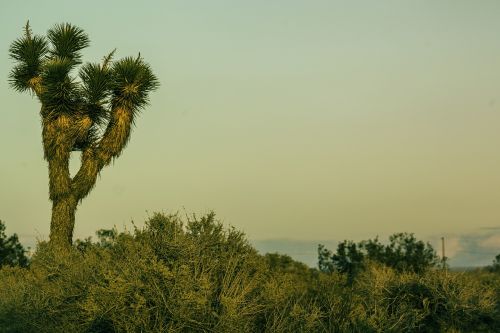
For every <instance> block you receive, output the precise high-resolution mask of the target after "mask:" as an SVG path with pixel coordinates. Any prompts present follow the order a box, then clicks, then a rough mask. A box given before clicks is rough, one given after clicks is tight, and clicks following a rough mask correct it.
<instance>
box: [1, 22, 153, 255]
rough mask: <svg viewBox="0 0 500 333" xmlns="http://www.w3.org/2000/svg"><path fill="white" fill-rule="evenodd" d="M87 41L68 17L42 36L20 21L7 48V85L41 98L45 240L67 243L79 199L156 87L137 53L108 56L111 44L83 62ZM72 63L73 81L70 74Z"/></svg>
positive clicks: (118, 150) (126, 136)
mask: <svg viewBox="0 0 500 333" xmlns="http://www.w3.org/2000/svg"><path fill="white" fill-rule="evenodd" d="M88 45H89V39H88V36H87V34H85V32H84V31H83V30H82V29H80V28H78V27H75V26H73V25H71V24H68V23H63V24H57V25H55V26H54V27H52V28H51V29H50V30H49V31H48V32H47V37H43V36H37V35H33V34H32V32H31V29H30V26H29V23H27V24H26V27H25V29H24V35H23V36H22V37H21V38H19V39H17V40H15V41H14V42H13V43H12V45H11V46H10V49H9V53H10V57H11V58H12V59H13V60H14V61H15V66H14V68H13V69H12V71H11V73H10V75H9V82H10V85H11V86H12V88H14V89H15V90H17V91H20V92H25V91H30V92H31V93H33V94H34V95H36V96H37V98H38V100H39V101H40V103H41V110H40V115H41V121H42V140H43V149H44V157H45V159H46V160H47V162H48V167H49V196H50V200H51V201H52V219H51V224H50V242H51V243H52V244H53V245H57V246H69V245H71V243H72V238H73V228H74V224H75V212H76V208H77V206H78V203H79V202H81V200H82V199H83V198H85V197H86V196H87V195H88V194H89V192H90V191H91V190H92V188H93V187H94V185H95V183H96V179H97V175H98V174H99V172H100V171H101V169H102V168H103V167H104V166H106V165H108V164H109V163H110V162H111V161H112V160H113V159H114V158H117V157H118V156H119V155H120V154H121V152H122V150H123V149H124V148H125V146H126V145H127V142H128V140H129V139H130V132H131V129H132V125H133V123H134V120H135V118H136V117H137V115H138V113H139V111H140V110H141V109H143V108H144V107H145V106H146V105H147V104H148V97H149V93H150V92H151V91H153V90H155V89H156V88H157V87H158V80H157V78H156V76H155V75H154V74H153V72H152V70H151V68H150V66H149V65H148V64H147V63H145V62H144V61H143V59H142V58H141V56H140V55H139V56H138V57H135V58H134V57H127V58H124V59H121V60H118V61H115V62H113V61H112V58H113V54H114V51H113V52H111V53H110V54H109V55H107V56H105V57H104V59H103V61H102V63H86V64H83V65H82V61H81V53H80V51H81V50H82V49H84V48H85V47H87V46H88ZM77 66H80V69H79V71H78V76H79V78H80V80H77V79H76V77H75V76H74V75H73V72H74V70H75V69H76V67H77ZM72 151H81V152H82V157H81V166H80V169H79V171H78V172H77V173H76V175H75V176H74V177H71V176H70V173H69V159H70V154H71V152H72Z"/></svg>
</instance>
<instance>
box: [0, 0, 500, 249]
mask: <svg viewBox="0 0 500 333" xmlns="http://www.w3.org/2000/svg"><path fill="white" fill-rule="evenodd" d="M9 2H10V3H12V4H8V1H3V2H2V4H0V41H1V43H0V57H1V58H0V59H1V61H0V100H1V101H2V103H3V107H2V109H1V110H2V117H1V119H2V120H1V121H0V151H1V156H2V157H1V161H0V219H2V220H4V221H6V223H7V228H8V231H10V232H17V233H18V234H20V235H21V236H22V237H25V238H26V239H27V238H29V237H30V236H31V235H39V236H40V237H41V238H44V237H47V234H48V230H49V220H50V203H49V201H48V194H47V193H48V188H47V187H48V185H47V184H48V179H47V167H46V164H45V162H44V161H43V158H42V157H43V155H42V146H41V133H40V132H41V130H40V119H39V115H38V111H39V106H38V103H37V101H36V100H35V99H34V98H32V97H30V96H29V95H26V94H24V95H21V94H18V93H16V92H15V91H13V90H11V89H9V87H8V85H7V76H8V72H9V71H10V68H11V67H12V61H11V60H10V59H8V56H7V50H8V47H9V45H10V43H11V42H12V41H13V40H14V39H15V38H17V37H18V36H20V34H21V29H22V27H23V25H24V24H25V22H26V20H27V19H29V20H30V22H31V24H32V28H33V30H34V32H35V33H39V34H43V33H45V32H46V31H47V29H48V28H50V27H51V26H52V25H53V24H55V23H59V22H71V23H73V24H75V25H78V26H80V27H81V28H83V29H85V30H86V32H88V34H89V35H90V39H91V41H92V43H91V47H90V48H89V49H87V50H86V51H85V53H84V54H85V60H86V61H98V60H100V59H101V57H102V56H103V55H105V54H107V53H108V52H109V51H110V50H112V49H113V48H117V50H118V51H117V56H118V57H121V56H126V55H135V54H137V52H138V51H140V52H141V54H142V55H143V56H144V58H145V59H146V61H148V62H149V63H150V64H151V66H152V68H153V69H154V71H155V72H156V74H157V75H158V77H159V79H160V82H161V87H160V89H159V90H158V91H156V92H155V93H154V94H153V95H152V98H151V106H150V107H148V108H147V109H146V110H145V112H144V113H143V114H142V116H141V118H140V119H138V121H137V127H136V128H135V131H134V132H133V134H132V139H131V142H130V144H129V146H128V147H127V149H126V150H125V151H124V153H123V155H122V156H121V157H120V158H119V159H117V160H116V161H115V163H114V165H113V166H110V167H108V168H106V169H104V171H103V172H102V174H101V178H100V179H99V180H98V183H97V186H96V188H95V189H94V191H93V192H92V193H91V195H90V196H89V197H88V198H87V199H85V200H84V202H83V204H82V205H81V206H80V208H79V210H78V212H77V222H76V230H75V232H76V236H77V237H83V236H87V235H92V234H93V233H94V231H95V230H96V229H99V228H106V227H111V226H113V225H117V226H118V227H121V226H122V225H123V224H128V223H129V222H130V221H131V220H134V221H136V222H137V223H138V224H139V225H140V224H141V223H142V222H143V221H144V219H145V218H146V217H147V213H146V211H149V212H154V211H165V212H173V211H177V210H181V211H182V210H183V207H184V208H185V209H186V211H188V212H196V213H200V214H201V213H204V212H207V211H209V210H212V209H213V210H215V211H216V212H217V213H218V215H219V217H220V218H222V219H223V221H224V222H226V223H228V224H232V225H234V226H235V227H237V228H238V229H242V230H244V231H245V232H246V233H247V234H248V235H249V237H250V238H251V239H268V238H293V239H301V240H314V239H345V238H354V239H358V238H363V237H372V236H375V235H376V234H379V235H387V234H389V233H393V232H398V231H411V232H416V233H417V234H418V235H424V236H426V235H438V234H449V233H467V232H475V231H476V230H478V228H482V227H490V228H491V227H495V226H500V2H498V1H457V0H453V1H434V0H433V1H332V0H330V1H305V0H302V1H292V0H288V1H285V0H280V1H269V0H267V1H261V0H252V1H235V0H232V1H230V0H226V1H208V0H205V1H188V0H179V1H143V2H138V1H132V2H130V3H128V2H126V1H114V2H113V1H78V2H76V1H75V2H72V1H44V2H42V1H22V4H19V3H20V2H21V1H19V2H16V3H15V4H14V1H9ZM75 166H76V163H75ZM497 245H498V249H500V244H497ZM495 246H496V245H495V244H493V247H495Z"/></svg>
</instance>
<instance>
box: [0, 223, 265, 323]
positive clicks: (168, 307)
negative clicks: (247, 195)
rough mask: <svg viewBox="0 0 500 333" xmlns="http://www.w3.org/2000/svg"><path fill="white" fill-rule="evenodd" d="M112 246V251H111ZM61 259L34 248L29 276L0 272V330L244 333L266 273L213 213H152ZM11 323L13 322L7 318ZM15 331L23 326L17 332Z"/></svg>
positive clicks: (246, 245)
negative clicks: (210, 332) (129, 229)
mask: <svg viewBox="0 0 500 333" xmlns="http://www.w3.org/2000/svg"><path fill="white" fill-rule="evenodd" d="M110 244H111V245H110ZM104 245H105V246H103V244H102V242H99V243H92V242H91V241H90V240H86V241H80V242H78V244H77V245H76V246H75V248H74V249H73V250H71V251H70V252H69V253H54V251H53V250H52V249H51V248H49V247H48V246H47V245H46V244H40V245H39V247H38V249H37V251H36V254H35V255H34V257H33V262H32V265H31V267H30V269H29V270H25V271H21V270H19V269H3V270H2V271H1V272H0V284H1V285H2V286H7V285H8V286H9V288H4V287H2V288H0V299H1V300H2V301H1V303H0V327H2V328H3V329H4V330H6V331H12V332H17V331H22V332H31V331H32V332H99V331H100V332H112V331H116V332H140V331H142V332H164V331H205V330H214V331H251V330H253V329H254V327H253V325H254V320H253V319H254V317H255V316H256V314H258V313H259V312H260V311H262V308H263V306H262V305H261V304H260V301H259V300H260V296H259V286H260V285H261V283H262V282H263V281H264V276H265V274H266V273H267V270H266V264H265V261H264V260H263V259H262V258H261V257H260V256H258V255H257V253H256V251H255V250H254V249H253V248H252V247H251V246H250V245H249V243H248V242H247V240H246V239H245V238H244V236H243V234H242V233H240V232H237V231H235V230H234V229H229V230H226V229H224V228H223V227H222V225H221V224H220V223H218V222H216V221H215V217H214V215H213V214H209V215H207V216H204V217H202V218H200V219H197V218H195V217H193V218H192V219H190V220H188V221H187V223H185V224H184V223H183V222H182V221H181V219H180V218H179V217H178V216H177V215H170V216H166V215H162V214H155V215H154V216H153V217H151V218H150V219H149V220H148V221H147V222H146V227H145V228H144V229H138V228H137V229H136V230H135V231H134V232H133V233H126V232H125V233H121V234H119V235H115V236H114V238H113V241H112V242H111V243H110V242H108V243H106V244H104ZM13 318H19V320H15V321H14V320H12V319H13ZM21 328H22V329H21Z"/></svg>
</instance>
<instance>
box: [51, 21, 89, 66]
mask: <svg viewBox="0 0 500 333" xmlns="http://www.w3.org/2000/svg"><path fill="white" fill-rule="evenodd" d="M47 38H48V40H49V41H50V42H51V44H52V48H51V49H50V56H51V57H52V58H66V59H69V60H71V61H72V62H73V63H74V64H79V63H81V54H80V51H81V50H82V49H84V48H86V47H87V46H89V38H88V36H87V34H86V33H85V32H84V31H83V30H82V29H80V28H78V27H75V26H74V25H71V24H69V23H62V24H56V25H55V26H54V27H52V28H51V29H50V30H49V31H48V32H47Z"/></svg>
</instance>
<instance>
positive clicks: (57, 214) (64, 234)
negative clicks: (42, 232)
mask: <svg viewBox="0 0 500 333" xmlns="http://www.w3.org/2000/svg"><path fill="white" fill-rule="evenodd" d="M76 206H77V202H76V200H75V198H74V197H73V196H67V197H65V198H62V199H57V200H54V201H53V202H52V219H51V220H50V242H51V243H52V244H54V245H57V246H59V247H61V246H67V245H69V244H71V243H72V240H73V228H74V226H75V213H76Z"/></svg>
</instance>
